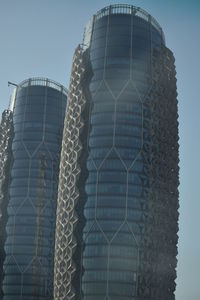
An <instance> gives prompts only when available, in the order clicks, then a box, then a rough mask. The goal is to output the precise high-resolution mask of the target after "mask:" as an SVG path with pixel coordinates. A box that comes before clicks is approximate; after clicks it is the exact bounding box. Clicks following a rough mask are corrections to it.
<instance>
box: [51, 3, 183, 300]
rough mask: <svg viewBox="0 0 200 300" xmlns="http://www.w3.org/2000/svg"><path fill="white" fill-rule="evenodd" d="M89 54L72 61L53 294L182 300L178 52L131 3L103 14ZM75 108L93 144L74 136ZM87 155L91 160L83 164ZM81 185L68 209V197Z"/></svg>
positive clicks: (87, 46)
mask: <svg viewBox="0 0 200 300" xmlns="http://www.w3.org/2000/svg"><path fill="white" fill-rule="evenodd" d="M84 50H86V51H87V52H88V53H89V62H88V59H85V52H84ZM80 52H81V51H80V50H79V52H78V53H77V50H76V52H75V59H74V61H73V68H72V74H71V85H70V91H69V101H70V103H72V104H69V107H68V110H67V111H66V120H67V121H66V123H65V131H64V135H63V142H65V143H66V144H67V141H68V142H70V143H71V145H72V147H69V148H67V147H66V148H65V149H64V150H63V152H62V155H61V166H62V168H61V173H60V178H62V182H59V189H60V190H62V193H60V196H59V197H58V208H59V213H60V215H59V214H58V217H57V222H60V226H59V227H57V228H56V238H57V243H56V249H58V253H60V256H59V257H60V259H59V263H58V262H57V264H56V269H55V283H54V284H55V287H56V293H55V294H54V298H55V300H58V299H59V300H60V299H63V300H64V299H78V300H129V299H130V300H133V299H135V300H136V299H137V300H139V299H140V300H143V299H148V300H161V299H166V300H174V297H175V296H174V290H175V278H176V271H175V269H176V255H177V246H176V245H177V231H178V225H177V224H178V222H177V220H178V184H179V181H178V121H177V118H178V114H177V94H176V78H175V75H176V72H175V67H174V58H173V54H172V52H171V51H170V50H169V49H168V48H167V47H166V46H165V40H164V34H163V32H162V29H161V28H160V26H159V24H158V23H157V22H156V21H155V20H154V19H153V18H152V17H151V16H150V15H148V14H147V13H145V12H144V11H142V10H141V9H139V8H135V7H133V6H131V5H113V6H109V7H107V8H104V9H102V10H101V11H100V12H98V13H97V14H96V15H95V16H94V17H93V18H92V20H91V21H90V22H89V24H88V26H87V27H86V30H85V34H84V40H83V50H82V53H80ZM78 62H79V64H80V65H79V66H78ZM85 64H88V68H85V69H84V67H83V65H84V66H85ZM90 69H92V77H91V79H90V80H89V82H88V81H86V80H84V78H85V77H87V76H88V74H90ZM82 72H83V73H84V74H82ZM79 80H80V82H79ZM75 83H76V84H75ZM87 85H88V86H87ZM87 87H89V93H88V92H86V91H85V90H86V89H87ZM82 94H84V97H85V98H86V99H87V101H86V104H84V107H87V106H88V107H89V108H88V110H89V114H88V122H86V118H85V113H84V110H83V112H82V110H81V105H80V106H78V107H79V109H78V108H77V107H76V106H75V107H74V102H73V97H75V95H76V101H77V103H79V102H78V101H79V100H80V101H81V97H82V96H81V95H82ZM85 98H84V99H85ZM74 101H75V100H74ZM72 112H73V113H75V115H76V117H77V115H79V114H80V115H82V117H83V118H82V127H83V128H85V127H87V136H86V137H85V139H86V141H87V142H86V143H85V144H83V143H81V142H82V136H81V134H79V132H81V131H79V128H77V131H76V132H77V136H76V137H77V138H78V137H79V139H78V140H79V146H80V148H79V150H78V152H77V149H76V148H75V147H74V148H73V143H74V142H73V141H72V140H73V138H72V140H69V133H68V131H69V130H70V129H71V128H73V126H75V123H74V121H73V120H71V121H69V119H70V115H71V114H72ZM81 151H82V152H83V153H85V158H84V159H85V162H86V166H85V169H84V168H82V169H81V170H80V169H79V168H78V166H77V165H78V164H80V163H82V160H80V157H81V156H80V153H81ZM77 153H78V154H77ZM71 157H73V158H75V162H74V164H73V172H74V174H75V175H74V177H72V178H71V177H69V176H71V173H67V172H69V171H68V168H69V164H72V163H71V161H72V160H71ZM75 163H76V164H75ZM75 166H76V167H77V169H76V168H75ZM86 173H87V178H86V180H85V181H84V180H82V174H86ZM66 174H69V175H67V176H66ZM77 174H78V176H77ZM77 178H78V179H77ZM80 182H81V183H82V187H83V188H84V191H85V194H84V193H82V191H81V187H80ZM72 186H73V188H74V190H75V191H76V192H75V196H74V194H73V196H74V198H73V197H71V198H70V201H71V202H70V205H69V203H68V201H67V199H68V198H67V195H65V193H66V191H70V190H71V189H72ZM65 214H66V216H67V218H66V219H65V217H64V216H65ZM58 218H59V219H58ZM76 224H77V225H76ZM80 224H82V227H81V226H80ZM75 225H76V226H75ZM62 235H63V236H65V235H66V236H67V238H66V239H65V242H63V239H62V238H60V237H61V236H62ZM61 250H62V251H61ZM59 251H60V252H59ZM61 253H62V256H61ZM62 257H64V258H63V259H62ZM63 265H64V266H65V268H62V267H60V266H63ZM77 274H79V275H77ZM77 278H78V279H79V280H77ZM75 279H76V281H75ZM79 282H80V284H79Z"/></svg>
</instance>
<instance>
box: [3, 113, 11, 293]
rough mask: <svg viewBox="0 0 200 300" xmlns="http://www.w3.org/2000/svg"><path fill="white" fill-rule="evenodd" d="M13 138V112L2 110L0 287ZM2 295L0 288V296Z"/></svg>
mask: <svg viewBox="0 0 200 300" xmlns="http://www.w3.org/2000/svg"><path fill="white" fill-rule="evenodd" d="M12 139H13V113H12V111H10V110H4V112H3V114H2V119H1V124H0V287H1V284H2V280H3V262H4V259H5V252H4V243H5V238H6V232H5V226H6V222H7V205H8V185H9V181H10V167H11V164H12V153H11V144H12ZM2 297H3V294H2V290H0V298H2Z"/></svg>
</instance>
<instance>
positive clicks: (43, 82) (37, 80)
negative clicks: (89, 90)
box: [18, 77, 68, 96]
mask: <svg viewBox="0 0 200 300" xmlns="http://www.w3.org/2000/svg"><path fill="white" fill-rule="evenodd" d="M34 85H37V86H48V87H50V88H53V89H55V90H57V91H59V92H61V93H63V94H64V95H66V96H67V94H68V91H67V89H66V88H65V87H64V86H63V85H61V84H59V83H58V82H56V81H54V80H51V79H48V78H42V77H34V78H29V79H26V80H24V81H22V82H21V83H20V84H19V85H18V88H23V87H27V86H34Z"/></svg>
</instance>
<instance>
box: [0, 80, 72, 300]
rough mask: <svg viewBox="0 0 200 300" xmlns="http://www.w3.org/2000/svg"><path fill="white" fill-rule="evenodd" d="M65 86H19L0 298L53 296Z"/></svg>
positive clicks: (50, 83)
mask: <svg viewBox="0 0 200 300" xmlns="http://www.w3.org/2000/svg"><path fill="white" fill-rule="evenodd" d="M66 101H67V91H66V90H65V88H64V87H63V86H61V85H59V84H57V83H55V82H54V81H51V80H49V79H43V78H33V79H29V80H26V81H24V82H23V83H21V84H20V85H19V86H18V88H17V93H16V97H15V102H14V113H13V124H14V139H13V143H12V152H13V166H12V170H11V183H10V187H9V203H8V222H7V226H6V232H7V238H6V242H5V253H6V258H5V261H4V273H5V275H4V281H3V293H4V298H3V299H4V300H12V299H13V300H14V299H21V300H27V299H31V300H36V299H37V300H39V299H40V300H42V299H45V300H47V299H52V297H53V262H54V241H55V238H54V235H55V221H56V206H57V187H58V173H59V161H60V149H61V141H62V131H63V123H64V114H65V107H66Z"/></svg>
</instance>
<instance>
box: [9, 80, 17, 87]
mask: <svg viewBox="0 0 200 300" xmlns="http://www.w3.org/2000/svg"><path fill="white" fill-rule="evenodd" d="M10 85H14V86H18V84H16V83H14V82H11V81H8V86H10Z"/></svg>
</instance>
